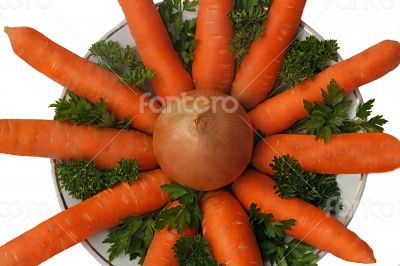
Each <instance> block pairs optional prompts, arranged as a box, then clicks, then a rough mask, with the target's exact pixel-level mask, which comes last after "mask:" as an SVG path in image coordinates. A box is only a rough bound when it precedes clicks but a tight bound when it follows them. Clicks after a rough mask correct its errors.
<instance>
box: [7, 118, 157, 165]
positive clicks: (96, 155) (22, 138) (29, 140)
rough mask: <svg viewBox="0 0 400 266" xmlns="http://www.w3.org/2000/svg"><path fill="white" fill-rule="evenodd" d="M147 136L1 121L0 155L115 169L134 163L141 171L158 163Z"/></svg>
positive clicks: (44, 122)
mask: <svg viewBox="0 0 400 266" xmlns="http://www.w3.org/2000/svg"><path fill="white" fill-rule="evenodd" d="M152 142H153V140H152V138H151V137H150V136H148V135H146V134H144V133H141V132H138V131H134V130H123V131H121V130H118V129H113V128H95V127H91V126H77V125H75V124H72V123H68V122H58V121H53V120H0V152H1V153H8V154H14V155H22V156H36V157H49V158H53V159H59V160H71V159H74V160H80V159H84V158H86V159H88V160H92V159H93V162H94V163H95V164H96V166H98V167H100V168H114V167H115V166H116V165H117V162H118V161H119V160H121V159H132V160H134V159H135V160H137V161H138V162H139V164H140V166H141V169H142V170H149V169H154V168H156V167H157V161H156V159H155V156H154V153H153V144H152Z"/></svg>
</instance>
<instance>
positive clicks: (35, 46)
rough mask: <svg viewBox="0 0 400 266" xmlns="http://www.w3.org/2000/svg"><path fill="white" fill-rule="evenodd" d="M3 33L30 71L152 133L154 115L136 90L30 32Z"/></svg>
mask: <svg viewBox="0 0 400 266" xmlns="http://www.w3.org/2000/svg"><path fill="white" fill-rule="evenodd" d="M4 31H5V32H6V33H7V34H8V37H9V38H10V41H11V45H12V48H13V50H14V52H15V53H16V54H17V55H18V56H19V57H21V58H22V59H23V60H24V61H26V62H27V63H28V64H29V65H31V66H32V67H33V68H34V69H36V70H37V71H39V72H41V73H43V74H44V75H46V76H47V77H49V78H51V79H52V80H54V81H56V82H58V83H59V84H61V85H63V86H65V87H67V88H68V89H69V90H71V91H73V92H74V93H75V94H77V95H79V96H81V97H83V98H85V99H87V100H89V101H91V102H93V103H97V102H98V101H99V100H100V99H103V100H104V101H105V102H106V103H107V107H108V108H110V110H111V111H112V112H113V113H114V114H115V116H116V117H117V118H118V119H120V120H123V119H125V118H126V117H131V119H133V120H132V122H131V124H132V126H133V127H135V128H137V129H139V130H141V131H144V132H146V133H149V134H150V133H152V132H153V127H154V124H155V121H156V120H157V114H156V113H153V112H152V111H151V109H150V108H149V107H148V106H146V104H144V103H146V102H147V100H148V99H147V98H145V97H144V95H143V92H142V91H140V90H139V89H138V88H135V87H130V86H128V85H124V84H123V83H121V81H120V79H119V77H117V76H116V75H115V74H113V73H112V72H110V71H107V70H105V69H104V68H102V67H100V66H98V65H96V64H94V63H92V62H90V61H88V60H86V59H84V58H81V57H79V56H77V55H76V54H74V53H72V52H70V51H68V50H67V49H65V48H63V47H61V46H59V45H58V44H57V43H55V42H53V41H51V40H50V39H48V38H47V37H46V36H44V35H43V34H41V33H40V32H38V31H36V30H34V29H31V28H26V27H21V28H10V27H6V28H5V29H4ZM145 99H146V100H145Z"/></svg>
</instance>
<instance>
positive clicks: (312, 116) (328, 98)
mask: <svg viewBox="0 0 400 266" xmlns="http://www.w3.org/2000/svg"><path fill="white" fill-rule="evenodd" d="M322 97H323V102H322V103H319V102H314V103H311V102H309V101H304V108H305V109H306V110H307V112H308V117H307V118H306V119H305V120H303V121H301V122H300V123H299V124H297V126H296V128H297V129H305V131H306V133H307V134H312V135H315V136H316V137H317V139H324V141H325V142H326V141H328V140H329V138H330V137H331V136H332V135H333V134H339V133H355V132H359V131H363V132H383V127H382V126H383V125H384V124H386V122H387V120H385V119H384V118H383V116H381V115H377V116H374V117H372V118H370V119H368V117H369V116H370V115H371V112H372V111H371V109H372V107H373V105H374V101H375V100H369V101H367V102H366V103H360V104H359V105H358V107H357V112H356V117H354V118H350V117H349V110H350V107H351V104H352V102H351V101H350V100H346V99H345V96H344V90H342V89H339V87H338V85H337V83H336V82H335V81H334V80H332V81H331V82H330V84H329V85H328V88H327V90H326V91H325V90H322Z"/></svg>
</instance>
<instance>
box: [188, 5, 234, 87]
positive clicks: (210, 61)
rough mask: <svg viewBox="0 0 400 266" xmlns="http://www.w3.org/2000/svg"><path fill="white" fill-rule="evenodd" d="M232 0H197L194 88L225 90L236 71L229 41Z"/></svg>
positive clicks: (231, 32)
mask: <svg viewBox="0 0 400 266" xmlns="http://www.w3.org/2000/svg"><path fill="white" fill-rule="evenodd" d="M233 4H234V1H233V0H225V1H218V0H200V1H199V14H198V17H197V28H196V39H197V41H198V42H197V45H196V48H195V50H194V61H193V80H194V85H195V87H196V89H199V90H220V91H222V92H225V93H226V92H228V90H229V89H230V87H231V85H232V82H233V78H234V71H235V58H234V56H233V54H232V52H231V50H230V47H229V43H230V41H231V39H232V38H233V31H234V29H233V23H232V21H231V20H230V19H229V17H228V14H229V12H230V11H231V10H232V8H233Z"/></svg>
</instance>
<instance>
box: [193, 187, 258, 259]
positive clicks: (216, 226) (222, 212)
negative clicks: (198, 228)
mask: <svg viewBox="0 0 400 266" xmlns="http://www.w3.org/2000/svg"><path fill="white" fill-rule="evenodd" d="M249 191H250V192H251V189H250V190H248V191H247V192H249ZM200 207H201V210H202V212H203V221H202V225H203V234H204V236H205V238H206V239H207V240H208V242H209V243H210V249H211V253H212V255H213V256H214V258H215V259H216V261H217V262H218V263H222V264H224V265H229V266H235V265H237V266H241V265H255V266H256V265H259V266H262V265H263V263H262V258H261V254H260V251H259V248H258V246H257V240H256V237H255V235H254V232H253V230H252V228H251V225H250V222H249V219H248V217H247V214H246V212H245V211H244V210H243V208H242V206H240V203H239V202H238V201H237V200H236V199H235V197H233V195H232V194H231V193H229V192H228V191H224V190H217V191H211V192H206V193H205V194H203V196H202V197H201V199H200Z"/></svg>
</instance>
